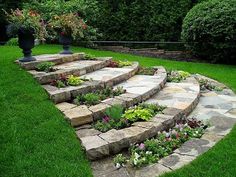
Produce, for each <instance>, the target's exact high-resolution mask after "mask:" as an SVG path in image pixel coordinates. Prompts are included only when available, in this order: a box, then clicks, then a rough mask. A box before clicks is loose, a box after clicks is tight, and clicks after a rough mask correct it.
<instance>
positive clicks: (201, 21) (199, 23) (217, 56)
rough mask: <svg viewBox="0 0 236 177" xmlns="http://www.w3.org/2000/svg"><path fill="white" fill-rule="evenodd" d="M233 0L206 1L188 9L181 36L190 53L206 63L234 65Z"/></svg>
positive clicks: (235, 4) (235, 13) (235, 9)
mask: <svg viewBox="0 0 236 177" xmlns="http://www.w3.org/2000/svg"><path fill="white" fill-rule="evenodd" d="M235 19H236V0H222V1H219V0H209V1H206V2H203V3H200V4H198V5H196V6H195V7H193V8H192V10H190V11H189V13H188V14H187V16H186V17H185V19H184V22H183V27H182V39H183V41H184V42H186V44H187V47H188V48H189V49H190V50H191V51H192V52H193V54H194V55H196V56H198V57H199V58H200V59H201V58H202V59H204V60H208V61H210V62H214V63H215V62H218V63H226V64H236V37H235V36H236V20H235Z"/></svg>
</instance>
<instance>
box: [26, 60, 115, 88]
mask: <svg viewBox="0 0 236 177" xmlns="http://www.w3.org/2000/svg"><path fill="white" fill-rule="evenodd" d="M111 59H112V58H108V59H106V58H104V60H100V62H99V63H95V64H93V65H90V66H86V67H83V68H76V69H70V70H67V69H60V70H58V71H55V72H50V73H45V72H37V71H36V70H30V71H29V72H30V73H31V74H32V75H33V76H34V78H35V79H36V80H37V81H38V82H39V83H40V84H48V83H51V82H52V81H54V80H56V79H59V78H60V77H61V76H68V75H75V76H82V75H84V74H87V73H90V72H93V71H96V70H99V69H102V68H104V67H106V66H108V64H109V63H110V61H111ZM55 68H57V67H56V66H55Z"/></svg>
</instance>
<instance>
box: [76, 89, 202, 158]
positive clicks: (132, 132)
mask: <svg viewBox="0 0 236 177" xmlns="http://www.w3.org/2000/svg"><path fill="white" fill-rule="evenodd" d="M194 95H195V96H194V98H192V99H191V101H190V100H189V102H188V106H185V108H184V109H182V110H180V109H176V108H172V107H167V108H166V109H165V110H164V111H163V113H164V114H159V115H156V116H155V117H154V118H153V119H151V121H148V122H136V123H134V124H133V125H132V126H131V127H128V128H124V129H121V130H114V129H113V130H110V131H108V132H106V133H99V132H97V131H96V130H94V129H87V130H86V129H81V130H78V131H77V134H78V135H79V136H81V133H80V132H81V131H87V133H88V135H89V131H91V132H92V134H93V135H92V136H85V137H81V138H80V140H81V142H82V145H83V146H84V147H85V149H86V153H87V156H88V158H89V159H90V160H95V159H99V158H103V157H105V156H108V155H110V154H116V153H118V152H120V151H121V150H122V149H125V148H128V147H129V146H130V144H134V143H139V142H142V141H144V140H145V139H147V138H151V137H153V136H155V135H157V133H158V132H160V131H163V130H165V129H169V128H171V127H173V126H174V125H175V122H176V121H177V120H179V119H180V118H181V117H183V116H187V115H188V114H189V113H191V111H192V110H193V109H194V108H195V107H196V105H197V103H198V101H199V96H200V90H198V91H196V92H195V93H194ZM94 132H96V133H94Z"/></svg>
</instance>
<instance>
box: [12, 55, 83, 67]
mask: <svg viewBox="0 0 236 177" xmlns="http://www.w3.org/2000/svg"><path fill="white" fill-rule="evenodd" d="M84 55H85V54H84V53H74V54H72V55H63V54H44V55H37V56H34V57H35V58H36V61H31V62H20V61H19V60H16V62H17V63H18V64H19V65H20V66H21V67H23V68H25V69H27V70H33V69H35V67H36V66H37V65H38V64H40V63H42V62H54V63H55V64H62V63H66V62H72V61H76V60H79V59H81V58H83V57H84Z"/></svg>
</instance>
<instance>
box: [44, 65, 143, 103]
mask: <svg viewBox="0 0 236 177" xmlns="http://www.w3.org/2000/svg"><path fill="white" fill-rule="evenodd" d="M127 68H129V71H127V72H124V73H123V74H120V75H118V76H115V77H113V78H110V79H108V80H106V81H88V82H85V83H83V84H82V85H80V86H76V87H72V86H69V87H66V88H61V89H59V88H57V87H54V86H51V85H43V87H44V89H45V90H46V91H47V93H48V94H49V97H50V99H51V100H52V101H53V102H54V103H61V102H65V101H70V100H71V99H72V98H74V97H76V96H77V95H79V94H86V93H89V92H92V91H94V90H97V89H101V88H105V87H106V86H113V85H116V84H118V83H120V82H122V81H125V80H127V79H129V78H130V77H132V76H134V75H135V74H136V72H137V71H138V68H139V65H138V63H134V64H133V65H132V66H131V67H127Z"/></svg>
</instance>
